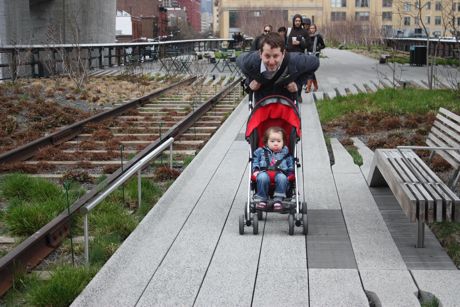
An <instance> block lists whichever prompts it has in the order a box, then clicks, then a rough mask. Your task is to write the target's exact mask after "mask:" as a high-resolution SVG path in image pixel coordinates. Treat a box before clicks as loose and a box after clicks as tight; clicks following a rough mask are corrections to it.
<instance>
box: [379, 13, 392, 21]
mask: <svg viewBox="0 0 460 307" xmlns="http://www.w3.org/2000/svg"><path fill="white" fill-rule="evenodd" d="M392 18H393V13H392V12H383V13H382V20H383V21H391V19H392Z"/></svg>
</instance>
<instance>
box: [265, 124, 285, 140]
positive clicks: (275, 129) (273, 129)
mask: <svg viewBox="0 0 460 307" xmlns="http://www.w3.org/2000/svg"><path fill="white" fill-rule="evenodd" d="M270 133H281V137H282V138H283V143H284V144H285V143H286V140H285V136H286V134H285V133H284V129H283V128H281V127H277V126H274V127H270V128H268V129H267V130H265V133H264V144H265V145H266V144H267V142H268V138H269V137H270Z"/></svg>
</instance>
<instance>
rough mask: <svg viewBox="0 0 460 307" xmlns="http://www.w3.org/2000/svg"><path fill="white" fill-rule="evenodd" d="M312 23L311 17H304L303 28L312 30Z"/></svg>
mask: <svg viewBox="0 0 460 307" xmlns="http://www.w3.org/2000/svg"><path fill="white" fill-rule="evenodd" d="M310 25H311V19H310V18H307V17H304V18H302V28H304V29H305V30H307V32H308V31H309V30H310Z"/></svg>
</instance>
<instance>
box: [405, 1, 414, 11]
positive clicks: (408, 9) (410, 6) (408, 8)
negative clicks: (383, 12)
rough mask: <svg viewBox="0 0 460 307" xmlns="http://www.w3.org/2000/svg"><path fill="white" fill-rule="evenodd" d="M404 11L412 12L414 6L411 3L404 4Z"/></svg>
mask: <svg viewBox="0 0 460 307" xmlns="http://www.w3.org/2000/svg"><path fill="white" fill-rule="evenodd" d="M403 10H404V12H410V11H412V5H411V4H410V3H409V2H404V7H403Z"/></svg>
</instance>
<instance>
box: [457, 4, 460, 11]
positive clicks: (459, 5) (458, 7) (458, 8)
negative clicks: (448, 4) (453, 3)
mask: <svg viewBox="0 0 460 307" xmlns="http://www.w3.org/2000/svg"><path fill="white" fill-rule="evenodd" d="M457 12H460V2H457Z"/></svg>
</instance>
